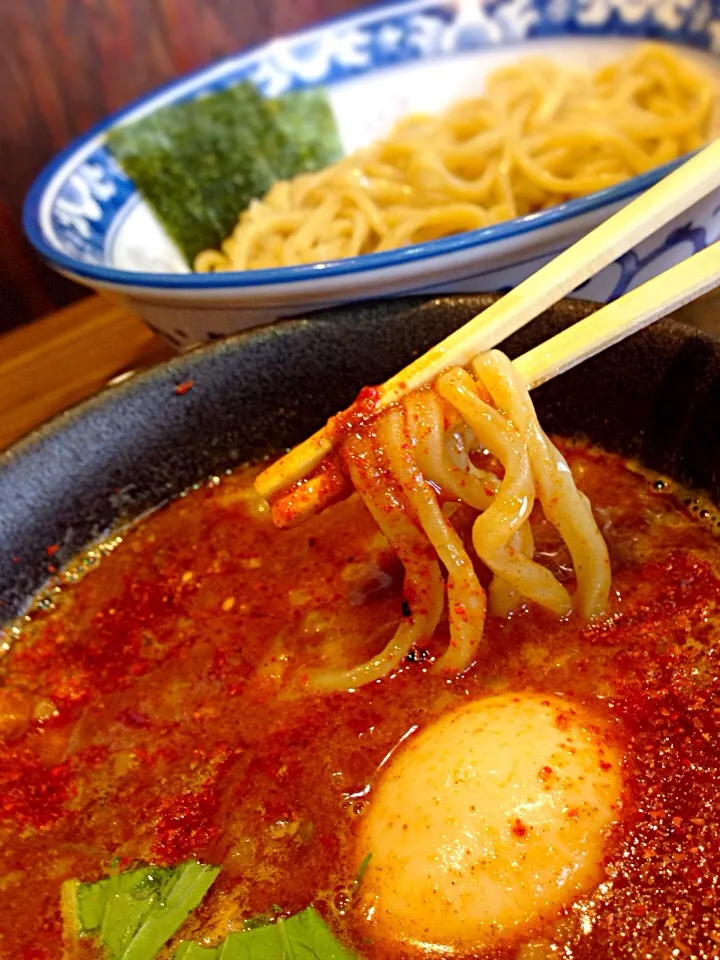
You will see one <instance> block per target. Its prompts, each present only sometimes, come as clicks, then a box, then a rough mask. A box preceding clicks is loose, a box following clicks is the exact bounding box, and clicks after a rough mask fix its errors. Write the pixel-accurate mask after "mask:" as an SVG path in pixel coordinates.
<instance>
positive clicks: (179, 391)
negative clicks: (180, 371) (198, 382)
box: [175, 380, 195, 397]
mask: <svg viewBox="0 0 720 960" xmlns="http://www.w3.org/2000/svg"><path fill="white" fill-rule="evenodd" d="M194 386H195V381H194V380H185V381H184V382H183V383H179V384H178V385H177V386H176V387H175V393H176V395H177V396H178V397H184V396H185V394H186V393H189V392H190V390H192V388H193V387H194Z"/></svg>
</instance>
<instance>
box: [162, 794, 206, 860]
mask: <svg viewBox="0 0 720 960" xmlns="http://www.w3.org/2000/svg"><path fill="white" fill-rule="evenodd" d="M217 808H218V798H217V793H216V789H215V787H214V785H212V784H211V783H210V782H206V784H205V785H204V787H203V789H201V790H200V792H199V793H185V794H181V795H180V796H177V797H172V798H171V799H169V800H167V801H166V802H165V803H164V804H163V806H162V808H161V811H160V816H159V818H158V821H157V824H156V827H155V842H154V844H153V848H152V855H153V857H154V858H155V859H157V861H158V862H159V863H161V864H165V863H179V862H180V861H182V860H184V859H186V858H187V857H189V856H191V855H192V854H194V853H198V852H200V851H201V850H202V849H203V848H206V847H207V846H208V844H210V843H211V842H212V841H213V840H214V839H215V837H216V836H217V832H218V828H217V826H216V825H215V822H214V821H215V817H216V814H217Z"/></svg>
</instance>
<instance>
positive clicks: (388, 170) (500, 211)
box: [195, 44, 718, 271]
mask: <svg viewBox="0 0 720 960" xmlns="http://www.w3.org/2000/svg"><path fill="white" fill-rule="evenodd" d="M485 88H486V92H485V94H484V95H483V96H479V97H476V98H473V99H469V100H465V101H462V102H459V103H457V104H455V105H453V106H451V107H450V108H449V109H448V110H446V111H444V112H443V113H441V114H438V115H437V116H409V117H407V118H405V119H403V120H401V121H400V122H399V123H398V124H397V125H396V126H395V128H394V129H393V130H392V132H391V133H390V134H389V135H388V136H387V137H386V138H385V139H383V140H379V141H377V142H376V143H374V144H372V145H371V146H369V147H367V148H365V149H362V150H359V151H357V152H356V153H354V154H352V155H350V156H348V157H345V158H344V159H343V160H341V161H340V162H338V163H336V164H334V165H333V166H330V167H328V168H326V169H324V170H321V171H319V172H317V173H309V174H301V175H300V176H298V177H295V178H294V179H293V180H291V181H280V182H278V183H276V184H275V185H274V186H273V187H272V188H271V189H270V191H269V192H268V193H267V194H266V196H265V197H264V198H263V199H262V200H258V201H256V202H254V203H253V204H251V206H250V207H249V208H248V209H247V210H245V211H244V212H242V213H241V215H240V218H239V221H238V225H237V227H236V228H235V230H234V231H233V233H232V235H231V236H230V237H228V238H227V239H226V240H225V241H224V242H223V244H222V249H221V250H205V251H203V252H202V253H200V254H199V255H198V257H197V258H196V261H195V269H196V270H199V271H212V270H252V269H261V268H265V267H283V266H290V265H293V264H302V263H313V262H317V261H323V260H333V259H340V258H344V257H352V256H357V255H359V254H365V253H375V252H379V251H383V250H391V249H394V248H396V247H402V246H406V245H409V244H414V243H419V242H422V241H426V240H433V239H437V238H438V237H444V236H449V235H452V234H457V233H461V232H464V231H467V230H473V229H476V228H479V227H485V226H488V225H490V224H493V223H498V222H500V221H502V220H508V219H511V218H513V217H517V216H521V215H524V214H527V213H531V212H534V211H538V210H543V209H546V208H548V207H552V206H555V205H556V204H558V203H561V202H563V201H565V200H568V199H572V198H574V197H579V196H583V195H586V194H588V193H592V192H594V191H596V190H600V189H602V188H604V187H609V186H612V185H613V184H615V183H618V182H620V181H622V180H625V179H628V178H629V177H633V176H636V175H637V174H640V173H643V172H645V171H647V170H651V169H652V168H653V167H657V166H659V165H660V164H663V163H666V162H668V161H670V160H674V159H676V158H678V157H681V156H682V155H684V154H686V153H687V152H688V151H691V150H694V149H696V148H697V147H699V146H701V145H702V144H703V143H705V142H707V141H708V140H709V139H710V138H711V137H712V135H713V131H714V128H715V125H716V121H717V103H718V98H717V87H716V84H715V82H714V80H713V79H712V78H711V77H710V76H709V75H708V74H706V73H705V72H704V71H703V70H702V69H701V68H700V67H698V66H697V65H695V64H693V63H691V62H689V61H688V60H685V59H683V58H682V57H680V56H678V55H677V54H676V53H675V52H674V51H673V50H672V49H671V48H669V47H666V46H662V45H658V44H645V45H643V46H641V47H639V48H638V49H637V50H635V51H634V52H633V53H632V54H630V55H629V56H628V57H626V58H625V59H623V60H619V61H617V62H616V63H613V64H610V65H608V66H605V67H603V68H601V69H600V70H598V71H597V72H596V73H594V74H590V73H583V72H579V71H575V70H568V69H565V68H563V67H561V66H558V65H556V64H554V63H551V62H549V61H547V60H543V59H537V58H527V59H524V60H521V61H520V62H518V63H517V64H515V65H513V66H508V67H504V68H502V69H499V70H496V71H495V72H494V73H492V74H490V75H489V76H488V78H487V80H486V84H485Z"/></svg>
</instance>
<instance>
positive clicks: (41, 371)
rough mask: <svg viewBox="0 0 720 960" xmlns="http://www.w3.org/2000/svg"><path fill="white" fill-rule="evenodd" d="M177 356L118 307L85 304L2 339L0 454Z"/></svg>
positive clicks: (94, 301) (91, 300) (97, 301)
mask: <svg viewBox="0 0 720 960" xmlns="http://www.w3.org/2000/svg"><path fill="white" fill-rule="evenodd" d="M172 354H173V351H172V349H171V348H170V347H169V346H168V345H167V344H166V343H165V341H164V340H161V339H160V338H159V337H157V336H156V335H155V334H154V333H151V331H150V330H148V328H147V327H146V326H145V325H144V324H143V323H142V321H140V320H139V319H138V318H137V317H136V316H135V315H134V314H132V313H130V312H129V311H128V310H126V309H125V308H124V307H122V306H120V304H118V303H116V302H114V301H113V300H109V299H106V298H105V297H88V298H87V299H86V300H81V301H80V302H79V303H76V304H74V305H73V306H71V307H67V308H66V309H64V310H59V311H58V312H57V313H51V314H49V315H48V316H47V317H43V318H42V319H41V320H35V321H34V322H32V323H29V324H27V325H26V326H23V327H19V328H18V329H17V330H12V331H11V332H10V333H6V334H4V335H3V336H0V450H2V449H3V448H4V447H6V446H7V445H8V444H10V443H12V442H13V440H17V439H18V437H21V436H22V435H23V434H24V433H27V432H28V430H31V429H32V428H33V427H35V426H37V425H38V424H39V423H42V422H43V420H47V419H48V418H49V417H51V416H53V415H54V414H56V413H58V412H59V411H60V410H65V409H66V408H67V407H69V406H72V404H74V403H77V402H78V401H79V400H83V399H84V398H85V397H89V396H90V395H91V394H93V393H95V392H96V391H97V390H99V389H100V388H101V387H103V386H104V385H105V384H106V383H107V382H108V380H111V379H112V378H113V377H115V376H117V375H118V374H120V373H123V372H125V371H126V370H132V369H135V368H137V367H145V366H149V365H150V364H153V363H157V362H158V361H160V360H165V359H167V358H168V357H170V356H172Z"/></svg>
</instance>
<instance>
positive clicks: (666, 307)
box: [513, 241, 720, 390]
mask: <svg viewBox="0 0 720 960" xmlns="http://www.w3.org/2000/svg"><path fill="white" fill-rule="evenodd" d="M717 286H720V241H718V242H716V243H713V244H711V245H710V246H709V247H705V249H704V250H700V251H699V252H698V253H695V254H693V255H692V256H691V257H689V258H688V259H687V260H683V261H682V262H681V263H678V264H676V265H675V266H674V267H670V269H669V270H666V271H665V272H664V273H661V274H658V276H656V277H653V278H652V279H650V280H647V281H646V282H645V283H643V284H642V286H639V287H636V288H635V289H634V290H631V291H630V293H626V294H625V295H624V296H622V297H620V298H619V299H618V300H613V302H612V303H609V304H607V306H604V307H601V309H600V310H597V311H596V312H595V313H592V314H590V316H589V317H585V319H584V320H579V321H578V322H577V323H574V324H573V325H572V326H571V327H568V328H567V329H566V330H563V331H562V332H561V333H558V334H556V335H555V336H554V337H551V338H550V339H549V340H546V341H545V342H544V343H541V344H540V345H539V346H537V347H534V348H533V349H532V350H528V352H527V353H524V354H523V355H522V356H521V357H518V358H517V359H516V360H514V361H513V362H514V365H515V367H516V369H517V370H518V372H519V373H520V376H521V377H522V378H523V380H524V381H525V384H526V386H527V387H528V389H529V390H532V389H533V387H538V386H540V384H541V383H545V381H546V380H551V379H552V378H553V377H557V376H558V375H559V374H561V373H565V371H566V370H572V368H573V367H576V366H577V365H578V364H579V363H582V362H583V360H588V359H589V358H590V357H594V356H595V355H596V354H598V353H600V352H601V351H603V350H605V349H606V348H607V347H611V346H612V345H613V344H614V343H618V342H619V341H620V340H624V339H625V338H626V337H629V336H630V335H631V334H633V333H636V332H637V331H638V330H642V329H643V327H647V326H649V325H650V324H651V323H654V322H655V320H659V319H660V318H661V317H666V316H667V315H668V314H669V313H672V311H673V310H677V309H678V308H679V307H682V306H683V305H684V304H686V303H689V302H690V301H691V300H694V299H695V298H696V297H700V296H702V294H703V293H707V292H708V290H712V289H713V288H714V287H717Z"/></svg>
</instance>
